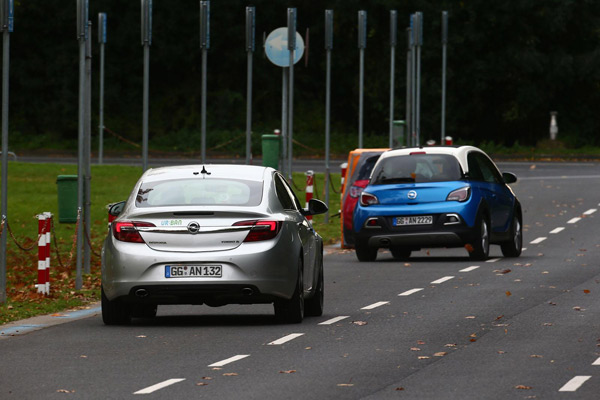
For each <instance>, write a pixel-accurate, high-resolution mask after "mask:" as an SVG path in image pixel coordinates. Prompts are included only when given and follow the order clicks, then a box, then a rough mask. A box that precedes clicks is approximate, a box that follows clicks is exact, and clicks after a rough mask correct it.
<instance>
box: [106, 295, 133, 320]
mask: <svg viewBox="0 0 600 400" xmlns="http://www.w3.org/2000/svg"><path fill="white" fill-rule="evenodd" d="M101 292H102V295H101V296H102V321H103V322H104V323H105V324H106V325H127V324H129V323H130V322H131V306H130V305H129V304H126V303H125V302H123V301H121V300H119V299H116V300H112V301H111V300H108V297H106V294H104V289H103V288H101Z"/></svg>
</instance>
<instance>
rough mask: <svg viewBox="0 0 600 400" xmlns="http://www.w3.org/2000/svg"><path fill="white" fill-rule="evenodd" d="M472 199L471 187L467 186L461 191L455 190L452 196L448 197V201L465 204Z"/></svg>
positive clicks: (451, 193)
mask: <svg viewBox="0 0 600 400" xmlns="http://www.w3.org/2000/svg"><path fill="white" fill-rule="evenodd" d="M470 197H471V187H470V186H465V187H462V188H460V189H456V190H453V191H452V192H450V194H448V197H446V201H458V202H461V203H462V202H464V201H467V200H469V198H470Z"/></svg>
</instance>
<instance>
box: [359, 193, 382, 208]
mask: <svg viewBox="0 0 600 400" xmlns="http://www.w3.org/2000/svg"><path fill="white" fill-rule="evenodd" d="M374 204H379V199H378V198H377V196H375V195H374V194H371V193H368V192H362V193H361V194H360V205H361V206H364V207H366V206H372V205H374Z"/></svg>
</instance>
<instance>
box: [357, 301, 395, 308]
mask: <svg viewBox="0 0 600 400" xmlns="http://www.w3.org/2000/svg"><path fill="white" fill-rule="evenodd" d="M385 304H390V302H389V301H379V302H377V303H373V304H371V305H370V306H366V307H363V308H361V310H372V309H374V308H377V307H381V306H383V305H385Z"/></svg>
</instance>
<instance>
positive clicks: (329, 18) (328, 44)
mask: <svg viewBox="0 0 600 400" xmlns="http://www.w3.org/2000/svg"><path fill="white" fill-rule="evenodd" d="M332 49H333V10H325V51H326V53H327V68H326V71H327V72H326V74H325V76H326V78H325V204H327V205H328V206H329V180H330V179H331V177H330V176H329V151H330V148H329V147H330V146H329V145H330V140H331V137H330V132H329V127H330V124H331V123H330V114H331V50H332ZM325 223H326V224H327V223H329V210H327V212H326V213H325Z"/></svg>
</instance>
